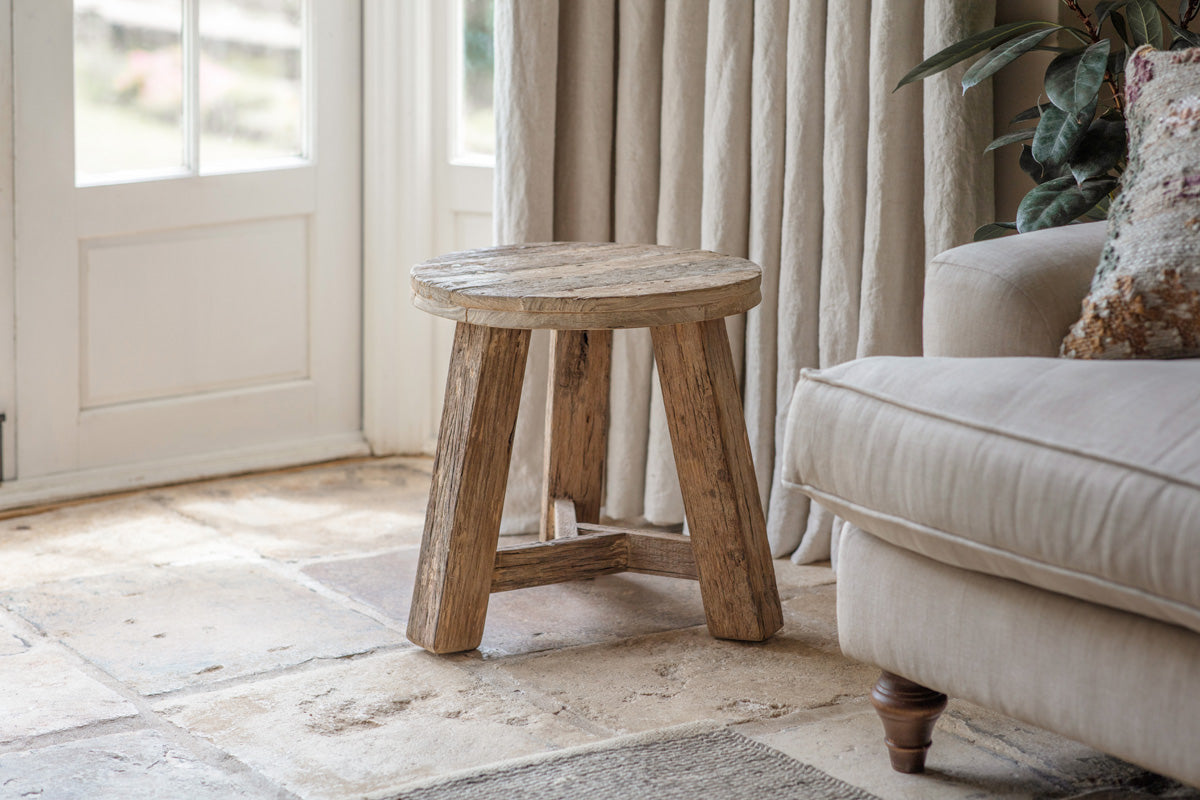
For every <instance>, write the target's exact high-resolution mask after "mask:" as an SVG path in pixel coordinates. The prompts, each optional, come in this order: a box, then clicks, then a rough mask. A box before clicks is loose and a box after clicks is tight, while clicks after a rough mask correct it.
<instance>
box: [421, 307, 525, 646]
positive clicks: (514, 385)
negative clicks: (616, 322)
mask: <svg viewBox="0 0 1200 800" xmlns="http://www.w3.org/2000/svg"><path fill="white" fill-rule="evenodd" d="M528 350H529V331H527V330H506V329H502V328H485V327H480V326H477V325H467V324H464V323H459V325H458V327H457V328H456V330H455V333H454V349H453V352H452V355H451V358H450V372H449V375H448V377H447V379H446V401H445V406H444V408H443V411H442V424H441V430H440V432H439V434H438V446H437V454H436V456H435V458H434V463H433V484H432V486H431V488H430V493H429V506H428V509H427V511H426V515H425V533H424V536H423V538H422V540H421V556H420V560H419V562H418V566H417V579H416V585H415V586H414V588H413V601H412V610H411V612H410V614H409V620H408V638H409V639H410V640H412V642H413V643H415V644H417V645H420V646H421V647H423V648H425V649H426V650H430V651H432V652H434V653H456V652H460V651H463V650H473V649H474V648H476V647H477V646H478V645H479V642H480V640H481V639H482V638H483V625H484V618H485V616H486V614H487V603H488V594H489V592H490V590H491V583H492V570H493V565H494V561H495V552H496V545H497V543H498V541H499V535H500V512H501V509H502V507H503V505H504V490H505V485H506V484H507V482H508V464H509V459H510V457H511V455H512V439H513V431H514V429H515V427H516V422H517V407H518V405H519V404H520V399H521V383H522V380H523V379H524V375H525V358H526V355H527V353H528Z"/></svg>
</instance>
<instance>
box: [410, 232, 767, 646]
mask: <svg viewBox="0 0 1200 800" xmlns="http://www.w3.org/2000/svg"><path fill="white" fill-rule="evenodd" d="M760 276H761V273H760V270H759V268H758V267H757V266H756V265H754V264H752V263H750V262H749V261H745V260H743V259H739V258H729V257H726V256H720V255H717V254H715V253H709V252H705V251H697V250H677V249H674V248H669V247H659V246H652V245H621V244H588V243H577V242H565V243H564V242H556V243H548V244H526V245H514V246H508V247H496V248H490V249H485V250H473V251H469V252H464V253H452V254H450V255H447V256H443V257H441V258H436V259H433V260H431V261H427V262H425V263H423V264H419V265H417V266H416V267H414V268H413V270H412V289H413V302H414V304H415V305H416V306H417V307H419V308H421V309H424V310H425V311H428V312H429V313H431V314H436V315H437V316H440V317H446V318H448V319H453V320H456V321H457V322H458V326H457V329H456V330H455V334H454V350H453V354H452V355H451V360H450V372H449V377H448V378H447V381H446V400H445V406H444V408H443V411H442V424H441V430H440V432H439V435H438V446H437V455H436V458H435V459H434V464H433V485H432V489H431V491H430V496H429V508H428V512H427V514H426V518H425V533H424V537H423V539H422V541H421V556H420V562H419V566H418V569H417V580H416V586H415V588H414V590H413V601H412V609H411V613H410V615H409V622H408V638H409V639H411V640H412V641H413V642H414V643H416V644H418V645H420V646H421V647H423V648H425V649H426V650H430V651H432V652H435V653H455V652H460V651H464V650H472V649H474V648H475V647H477V646H478V645H479V643H480V641H481V639H482V638H483V626H484V617H485V615H486V614H487V605H488V596H489V594H490V593H491V592H500V591H507V590H510V589H521V588H525V587H529V586H539V585H543V584H548V583H558V582H562V581H568V580H573V579H577V578H585V577H592V576H596V575H605V574H609V573H614V572H623V571H629V572H643V573H649V574H653V575H667V576H671V577H676V578H687V579H693V580H699V582H700V591H701V595H702V597H703V602H704V613H705V617H706V619H707V622H708V629H709V631H710V633H712V635H713V636H716V637H719V638H723V639H740V640H745V641H762V640H763V639H766V638H768V637H770V636H771V635H772V634H773V633H775V631H777V630H779V628H780V627H781V626H782V625H783V612H782V610H781V608H780V604H779V593H778V590H777V588H776V585H775V572H774V567H773V565H772V563H771V554H770V550H769V547H768V545H767V536H766V523H765V519H764V516H763V510H762V504H761V502H760V500H759V495H758V487H757V483H756V480H755V475H754V466H753V464H752V463H751V459H750V443H749V439H748V438H747V436H746V424H745V418H744V416H743V414H742V406H741V401H740V399H739V397H738V386H737V381H736V378H735V375H734V369H733V357H732V354H731V352H730V349H729V340H728V339H727V338H726V333H725V319H724V318H725V317H726V316H729V315H731V314H737V313H740V312H742V311H745V310H746V309H748V308H752V307H753V306H755V305H757V304H758V302H759V300H760V299H761V295H760V294H759V282H760ZM639 327H648V328H650V333H651V337H652V339H653V342H654V355H655V360H656V362H657V363H658V371H659V377H660V379H661V384H662V391H663V400H664V403H665V406H666V410H667V418H668V421H669V427H670V431H671V444H672V448H673V450H674V453H675V464H676V468H677V471H678V473H679V481H680V485H681V487H682V489H683V502H684V510H685V513H686V514H687V518H688V525H689V529H690V533H691V535H690V536H684V535H682V534H664V533H658V532H651V531H634V530H626V529H622V528H611V527H606V526H602V525H598V524H597V523H598V521H599V516H600V498H601V491H602V489H603V480H604V459H605V452H606V436H607V428H608V391H609V390H608V386H609V365H610V360H611V348H612V330H613V329H614V328H639ZM532 328H548V329H551V330H553V331H554V334H553V343H552V346H551V363H552V365H553V369H552V373H551V378H550V386H549V404H548V407H547V412H546V424H547V439H546V455H545V481H544V484H543V504H542V505H543V511H542V528H541V539H542V541H540V542H535V543H532V544H525V545H518V546H515V547H506V548H504V549H501V550H499V551H497V549H496V548H497V544H498V541H499V532H500V514H501V508H502V506H503V501H504V491H505V486H506V484H507V482H508V465H509V459H510V457H511V455H512V441H513V432H514V429H515V427H516V419H517V407H518V404H519V403H520V397H521V383H522V380H523V378H524V372H525V358H526V354H527V352H528V348H529V336H530V329H532Z"/></svg>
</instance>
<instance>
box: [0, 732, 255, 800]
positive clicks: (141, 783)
mask: <svg viewBox="0 0 1200 800" xmlns="http://www.w3.org/2000/svg"><path fill="white" fill-rule="evenodd" d="M262 796H263V795H262V794H261V792H260V791H259V790H258V789H257V788H255V789H253V790H252V789H250V788H248V787H247V786H245V785H244V784H243V782H242V781H241V780H239V779H238V778H236V777H234V776H231V775H228V774H226V773H224V772H222V771H221V770H220V769H218V768H217V767H214V766H211V765H209V764H206V763H204V762H202V761H198V760H197V759H196V758H195V757H194V756H192V755H191V754H189V753H186V752H184V751H183V750H181V749H180V748H179V747H177V746H175V745H174V744H172V743H171V742H170V741H168V740H167V739H166V738H165V737H163V736H162V734H160V733H158V732H155V731H145V730H143V731H133V732H129V733H115V734H110V735H108V736H98V737H96V738H93V739H81V740H78V741H73V742H67V743H64V744H56V745H51V746H48V747H42V748H39V749H36V750H25V751H22V752H13V753H5V754H2V755H0V800H17V799H18V798H21V799H22V800H27V799H28V798H54V799H55V800H100V798H121V800H143V798H144V800H163V799H164V798H187V799H188V800H232V799H233V798H252V797H253V798H259V797H262Z"/></svg>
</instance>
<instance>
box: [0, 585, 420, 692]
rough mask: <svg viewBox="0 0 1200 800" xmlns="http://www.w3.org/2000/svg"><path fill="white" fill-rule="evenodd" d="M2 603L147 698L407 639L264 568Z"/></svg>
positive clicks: (21, 594)
mask: <svg viewBox="0 0 1200 800" xmlns="http://www.w3.org/2000/svg"><path fill="white" fill-rule="evenodd" d="M0 602H3V603H4V604H5V605H8V606H9V607H11V608H12V610H13V611H15V612H16V613H18V614H20V615H21V616H22V617H24V618H25V619H26V620H28V621H30V622H32V623H33V624H35V625H37V626H38V627H39V628H41V629H42V630H44V631H45V632H46V633H47V634H48V635H50V636H52V637H57V638H59V639H61V640H62V641H64V642H65V643H67V644H68V645H70V646H71V647H72V648H73V649H75V650H76V651H77V652H79V653H81V654H82V655H83V656H84V657H85V658H87V659H89V660H90V661H92V662H93V663H95V664H97V665H99V666H100V667H101V668H102V669H104V670H105V671H107V672H108V673H109V674H110V675H113V676H114V677H116V678H117V679H118V680H121V681H124V682H126V683H128V684H129V685H131V686H133V687H135V688H136V689H137V690H138V691H139V692H141V693H143V694H154V693H158V692H165V691H169V690H172V689H178V688H180V687H183V686H190V685H195V684H204V683H210V682H212V681H217V680H224V679H228V678H233V677H237V676H242V675H249V674H253V673H257V672H262V671H265V670H270V669H275V668H278V667H284V666H289V665H293V664H299V663H301V662H304V661H307V660H309V659H312V658H337V657H341V656H345V655H351V654H355V653H362V652H365V651H368V650H372V649H374V648H377V647H381V646H385V645H396V644H400V643H402V642H403V641H404V639H403V637H402V636H401V635H400V634H399V633H397V632H395V631H392V630H389V629H388V628H386V627H384V626H382V625H380V624H379V623H378V622H375V621H374V620H372V619H370V618H368V617H366V616H363V615H362V614H359V613H357V612H355V611H352V610H349V609H347V608H344V607H342V606H339V605H337V604H336V603H335V602H333V601H331V600H329V599H327V598H325V597H322V596H320V595H318V594H317V593H315V592H313V591H311V590H309V589H308V588H306V587H304V586H301V585H299V584H297V583H294V582H292V581H290V580H288V579H286V578H283V577H281V576H279V575H276V574H274V573H273V572H271V571H269V570H267V569H266V568H264V567H263V566H261V565H253V564H244V563H229V564H201V565H195V566H188V567H168V568H163V569H143V570H137V571H130V572H128V573H124V574H120V575H104V576H97V577H92V578H81V579H79V580H74V581H61V582H59V583H53V584H45V585H42V586H39V587H36V588H33V589H27V590H18V591H15V592H9V593H7V594H5V595H0Z"/></svg>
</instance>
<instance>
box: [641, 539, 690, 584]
mask: <svg viewBox="0 0 1200 800" xmlns="http://www.w3.org/2000/svg"><path fill="white" fill-rule="evenodd" d="M627 569H628V570H629V571H630V572H640V573H642V574H644V575H665V576H666V577H668V578H685V579H688V580H693V581H694V580H699V579H700V573H699V572H698V571H697V569H696V555H695V553H694V552H693V551H692V541H691V538H690V537H687V536H684V535H683V534H682V533H658V532H656V531H631V532H630V533H629V564H628V567H627Z"/></svg>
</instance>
